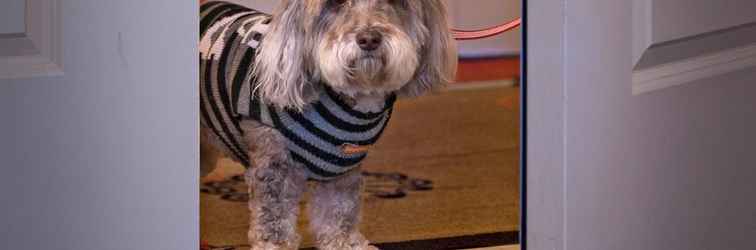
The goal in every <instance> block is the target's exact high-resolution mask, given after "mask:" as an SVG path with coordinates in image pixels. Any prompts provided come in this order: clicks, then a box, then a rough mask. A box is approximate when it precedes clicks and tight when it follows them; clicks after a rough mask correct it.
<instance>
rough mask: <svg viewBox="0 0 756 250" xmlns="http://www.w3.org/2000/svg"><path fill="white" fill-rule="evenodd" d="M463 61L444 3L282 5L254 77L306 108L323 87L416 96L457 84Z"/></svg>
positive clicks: (303, 1)
mask: <svg viewBox="0 0 756 250" xmlns="http://www.w3.org/2000/svg"><path fill="white" fill-rule="evenodd" d="M456 61H457V58H456V46H455V44H454V41H453V39H452V38H451V35H450V32H449V30H448V26H447V21H446V8H445V6H444V4H443V2H442V1H441V0H283V1H282V3H281V5H280V7H279V8H278V10H277V11H276V12H275V13H274V15H273V21H272V23H271V26H270V29H269V31H268V34H267V35H266V37H265V39H264V40H263V42H262V45H261V48H260V51H259V54H258V57H257V61H256V63H255V71H254V72H255V74H257V79H258V81H260V87H259V89H258V92H259V94H260V96H261V97H262V98H264V99H266V100H267V101H269V102H271V103H273V104H276V105H278V106H281V107H289V108H299V109H301V108H302V107H303V106H304V105H306V104H307V103H308V102H310V101H312V98H314V96H315V95H314V93H317V92H318V90H319V87H320V86H319V85H320V84H323V83H325V84H329V85H330V87H332V88H333V89H335V90H336V91H338V92H341V93H343V94H346V95H352V96H354V95H358V94H386V93H390V92H398V93H399V94H400V95H405V96H417V95H420V94H422V93H424V92H426V91H428V90H431V89H433V88H434V87H436V86H441V85H444V84H446V83H448V82H449V81H451V80H452V79H453V78H454V73H455V71H456Z"/></svg>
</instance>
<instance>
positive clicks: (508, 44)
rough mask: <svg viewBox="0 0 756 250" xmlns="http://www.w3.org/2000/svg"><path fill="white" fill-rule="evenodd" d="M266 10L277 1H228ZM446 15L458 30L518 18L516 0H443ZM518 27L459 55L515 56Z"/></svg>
mask: <svg viewBox="0 0 756 250" xmlns="http://www.w3.org/2000/svg"><path fill="white" fill-rule="evenodd" d="M229 1H230V2H235V3H239V4H243V5H246V6H251V7H253V8H255V9H259V10H263V11H270V10H272V9H273V7H274V6H275V5H276V3H277V2H278V0H229ZM446 2H447V4H448V6H449V18H450V20H451V24H452V25H453V26H454V27H457V28H461V29H481V28H487V27H490V26H493V25H496V24H501V23H504V22H507V21H511V20H513V19H516V18H519V17H520V11H521V4H520V0H465V1H460V0H446ZM520 33H521V32H520V28H517V29H514V30H512V31H510V32H507V33H506V34H503V35H499V36H496V37H491V38H486V39H483V40H475V41H462V42H460V44H459V50H460V56H462V57H489V56H513V55H519V54H520V49H521V47H522V46H521V43H522V42H521V34H520Z"/></svg>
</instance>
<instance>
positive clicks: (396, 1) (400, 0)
mask: <svg viewBox="0 0 756 250" xmlns="http://www.w3.org/2000/svg"><path fill="white" fill-rule="evenodd" d="M388 3H389V4H391V5H394V6H399V7H404V4H406V3H407V1H405V0H388Z"/></svg>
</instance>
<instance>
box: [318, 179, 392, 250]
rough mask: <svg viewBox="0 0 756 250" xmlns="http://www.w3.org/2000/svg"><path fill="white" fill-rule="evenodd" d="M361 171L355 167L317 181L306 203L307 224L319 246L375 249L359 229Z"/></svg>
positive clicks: (347, 249) (333, 249) (355, 249)
mask: <svg viewBox="0 0 756 250" xmlns="http://www.w3.org/2000/svg"><path fill="white" fill-rule="evenodd" d="M362 185H363V184H362V174H361V171H360V168H355V169H353V170H351V171H350V172H349V173H346V174H345V175H344V176H341V177H339V178H338V179H335V180H333V181H329V182H321V183H318V185H317V187H316V188H315V190H314V191H313V192H312V200H311V203H310V206H309V213H310V217H311V221H310V228H311V230H312V231H313V233H314V234H315V240H316V241H317V245H318V248H319V249H322V250H337V249H338V250H342V249H344V250H350V249H351V250H366V249H377V248H375V247H373V246H370V245H369V242H368V240H367V239H365V237H364V236H363V235H362V234H361V233H360V232H359V228H358V226H359V222H360V204H361V202H360V193H361V192H362Z"/></svg>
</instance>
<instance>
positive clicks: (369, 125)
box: [200, 2, 396, 180]
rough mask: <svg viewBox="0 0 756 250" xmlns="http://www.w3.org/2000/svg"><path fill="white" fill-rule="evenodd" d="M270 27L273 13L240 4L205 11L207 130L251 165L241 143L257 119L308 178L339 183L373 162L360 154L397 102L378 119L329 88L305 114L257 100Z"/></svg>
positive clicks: (202, 57) (203, 59) (389, 102)
mask: <svg viewBox="0 0 756 250" xmlns="http://www.w3.org/2000/svg"><path fill="white" fill-rule="evenodd" d="M269 22H270V16H269V15H267V14H264V13H261V12H258V11H255V10H251V9H248V8H245V7H242V6H239V5H235V4H230V3H225V2H207V3H205V4H203V5H202V6H201V9H200V97H201V101H200V114H201V124H202V126H204V127H206V128H208V129H210V131H212V134H211V136H212V137H213V139H215V141H216V142H218V144H220V146H222V147H221V150H222V151H225V153H226V154H227V155H229V156H231V158H233V159H234V160H236V161H238V162H239V163H241V164H242V165H244V166H245V167H250V166H251V165H252V164H254V163H253V162H251V161H250V158H249V155H248V153H247V152H248V148H247V146H246V145H245V143H243V140H242V138H243V136H244V131H242V129H241V127H240V122H241V121H242V120H243V119H254V120H257V121H259V122H261V123H262V124H264V125H266V126H270V127H272V128H275V129H276V130H277V131H279V132H280V133H281V134H282V135H283V136H284V137H285V138H286V146H287V148H288V150H289V153H290V156H291V158H292V159H293V160H294V161H296V162H299V163H301V165H303V166H305V168H306V171H307V173H308V178H309V179H312V180H329V179H333V178H335V177H338V176H340V175H341V174H344V173H346V172H347V171H349V170H351V169H352V168H354V167H356V166H357V165H359V163H360V162H361V161H362V160H363V159H364V158H365V157H366V156H367V152H366V151H364V150H359V149H360V148H361V147H364V146H369V145H372V144H374V143H375V142H376V141H377V140H378V138H379V137H380V135H381V133H382V132H383V130H384V128H385V127H386V124H387V123H388V121H389V119H390V117H391V111H392V108H393V104H394V101H395V100H396V97H395V95H392V96H391V97H389V98H387V100H386V103H385V106H384V108H383V111H382V112H377V113H366V112H360V111H357V110H354V109H352V108H351V107H350V106H349V105H347V104H346V103H344V102H343V101H342V100H341V99H340V98H339V96H338V94H336V93H334V92H333V91H332V90H330V89H328V88H327V87H325V91H323V93H321V95H320V98H319V99H318V100H317V101H315V102H313V103H311V104H310V105H308V106H307V107H305V109H304V110H303V111H301V112H297V111H293V110H287V109H281V108H277V107H274V106H272V105H267V104H265V103H261V102H260V101H259V98H257V97H256V96H255V95H254V94H253V90H254V87H255V84H256V81H255V78H254V76H253V75H251V74H250V73H251V69H252V63H253V62H254V57H255V50H256V48H257V47H259V44H260V43H261V42H262V40H263V38H264V34H265V32H266V29H267V27H268V23H269ZM324 86H327V85H325V84H324ZM355 149H357V150H355Z"/></svg>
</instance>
